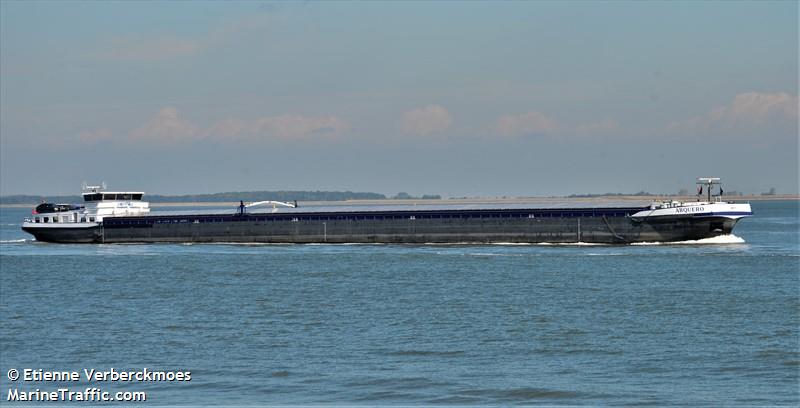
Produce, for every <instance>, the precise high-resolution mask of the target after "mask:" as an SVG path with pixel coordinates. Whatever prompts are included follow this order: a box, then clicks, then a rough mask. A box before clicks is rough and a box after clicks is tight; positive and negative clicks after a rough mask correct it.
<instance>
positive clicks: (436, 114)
mask: <svg viewBox="0 0 800 408" xmlns="http://www.w3.org/2000/svg"><path fill="white" fill-rule="evenodd" d="M452 124H453V117H452V116H451V115H450V112H448V111H447V109H445V108H444V107H442V106H439V105H428V106H426V107H424V108H419V109H414V110H412V111H408V112H406V113H404V114H403V132H405V133H409V134H416V135H423V136H424V135H428V134H431V133H436V132H441V131H443V130H446V129H447V128H449V127H450V126H451V125H452Z"/></svg>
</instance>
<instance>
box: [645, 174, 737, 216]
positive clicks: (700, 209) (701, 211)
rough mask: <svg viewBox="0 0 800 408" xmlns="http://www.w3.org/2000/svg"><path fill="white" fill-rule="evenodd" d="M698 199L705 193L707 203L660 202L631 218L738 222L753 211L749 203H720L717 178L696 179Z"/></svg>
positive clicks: (720, 188) (720, 197) (718, 180)
mask: <svg viewBox="0 0 800 408" xmlns="http://www.w3.org/2000/svg"><path fill="white" fill-rule="evenodd" d="M697 184H698V186H699V187H698V189H697V195H698V197H700V196H702V195H703V191H705V192H706V194H707V197H708V201H699V200H698V201H697V202H680V201H662V202H654V203H652V204H651V205H650V209H649V210H645V211H639V212H638V213H636V214H634V215H632V216H631V217H632V218H636V219H643V218H650V217H664V218H666V217H686V216H691V217H723V218H729V219H733V220H738V219H739V218H742V217H750V216H752V215H753V210H752V209H751V208H750V203H729V202H726V201H722V192H723V191H722V184H721V183H720V179H719V177H700V178H698V179H697ZM714 186H719V190H718V192H719V194H717V195H714Z"/></svg>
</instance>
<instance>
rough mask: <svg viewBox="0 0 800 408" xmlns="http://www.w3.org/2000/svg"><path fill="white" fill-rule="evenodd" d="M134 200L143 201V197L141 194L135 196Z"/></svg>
mask: <svg viewBox="0 0 800 408" xmlns="http://www.w3.org/2000/svg"><path fill="white" fill-rule="evenodd" d="M133 199H134V200H141V199H142V195H141V194H133Z"/></svg>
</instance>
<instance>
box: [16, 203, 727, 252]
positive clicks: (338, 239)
mask: <svg viewBox="0 0 800 408" xmlns="http://www.w3.org/2000/svg"><path fill="white" fill-rule="evenodd" d="M643 210H645V209H643V208H641V207H635V208H591V209H498V210H456V211H382V212H381V211H377V212H376V211H364V212H331V213H320V212H308V213H303V212H292V213H277V214H269V213H254V214H202V215H200V214H198V215H144V216H128V217H106V218H105V219H104V220H103V221H102V222H101V223H98V224H97V225H93V226H88V227H83V228H62V226H59V227H53V228H48V227H44V228H42V227H43V226H38V227H37V228H25V227H23V229H24V230H26V231H27V232H29V233H31V234H33V235H34V236H35V237H36V239H37V240H38V241H45V242H61V243H152V242H182V243H183V242H197V243H204V242H205V243H214V242H220V243H227V242H229V243H297V244H307V243H399V244H425V243H442V244H456V243H545V242H547V243H578V242H585V243H603V244H627V243H636V242H673V241H685V240H697V239H703V238H709V237H714V236H718V235H724V234H730V233H731V231H732V230H733V228H734V226H735V224H736V222H737V221H738V219H736V218H729V217H725V216H709V215H702V214H695V215H680V216H674V217H654V218H646V219H640V218H636V217H632V215H634V214H636V213H638V212H641V211H643Z"/></svg>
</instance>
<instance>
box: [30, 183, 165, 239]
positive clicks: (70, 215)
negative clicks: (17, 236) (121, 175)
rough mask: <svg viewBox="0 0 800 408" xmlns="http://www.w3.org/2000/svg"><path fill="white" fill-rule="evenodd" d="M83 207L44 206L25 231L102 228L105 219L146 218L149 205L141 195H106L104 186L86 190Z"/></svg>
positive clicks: (33, 215) (126, 193)
mask: <svg viewBox="0 0 800 408" xmlns="http://www.w3.org/2000/svg"><path fill="white" fill-rule="evenodd" d="M82 196H83V201H84V203H83V205H70V204H44V203H43V204H41V205H39V206H38V207H36V208H37V209H36V210H34V211H33V214H31V216H30V217H28V218H26V219H25V221H24V223H23V226H24V227H31V228H35V227H42V228H44V227H47V228H59V227H62V228H81V227H86V228H88V227H94V226H97V225H99V223H101V222H102V221H103V218H105V217H114V216H132V215H143V214H147V213H149V212H150V203H148V202H146V201H142V196H144V192H141V191H105V184H103V185H102V186H86V185H84V186H83V193H82Z"/></svg>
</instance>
